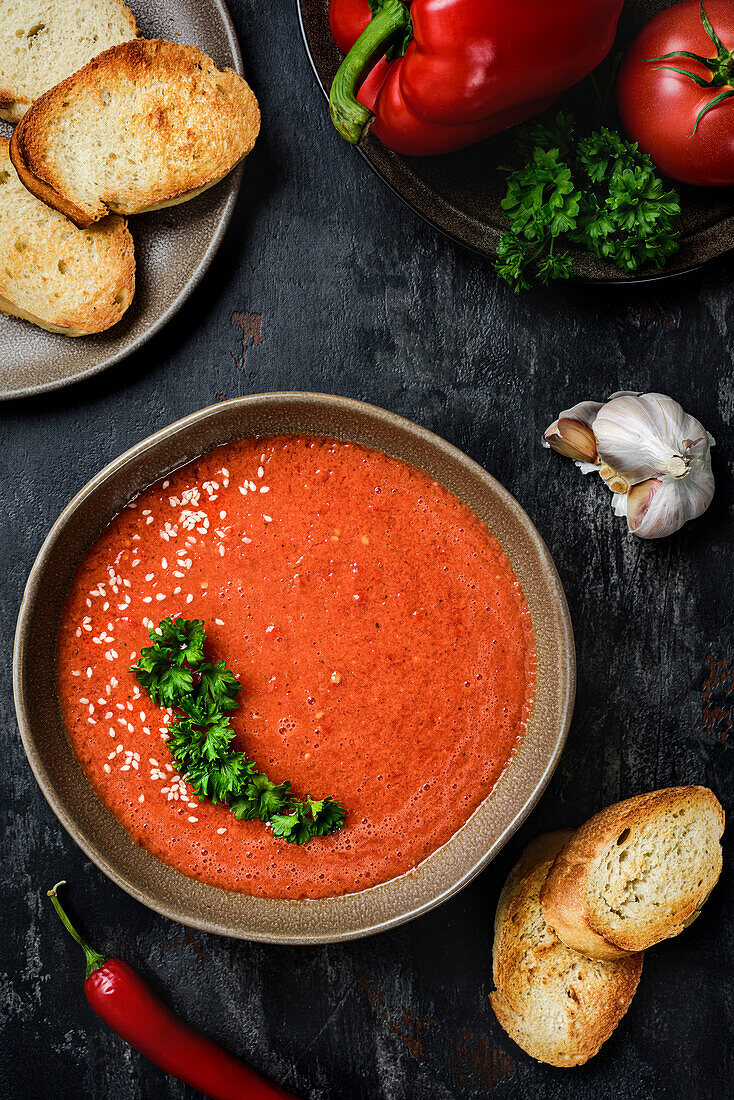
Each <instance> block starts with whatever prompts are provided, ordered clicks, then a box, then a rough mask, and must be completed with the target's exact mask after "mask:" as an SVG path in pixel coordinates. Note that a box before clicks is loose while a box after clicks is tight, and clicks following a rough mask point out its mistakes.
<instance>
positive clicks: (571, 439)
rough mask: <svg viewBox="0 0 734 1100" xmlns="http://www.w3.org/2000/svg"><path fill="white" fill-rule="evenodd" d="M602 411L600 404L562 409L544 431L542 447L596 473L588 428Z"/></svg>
mask: <svg viewBox="0 0 734 1100" xmlns="http://www.w3.org/2000/svg"><path fill="white" fill-rule="evenodd" d="M601 408H602V403H601V402H600V401H581V402H579V404H578V405H574V406H573V408H570V409H564V411H563V412H562V413H561V414H560V416H559V417H558V419H557V420H554V421H553V423H552V424H551V425H550V427H549V428H547V429H546V432H545V434H544V436H543V446H544V447H550V448H551V449H552V450H554V451H557V452H558V454H561V455H564V456H565V457H566V458H572V459H573V460H574V461H575V462H579V463H583V464H585V465H589V466H590V467H591V468H592V469H595V468H596V466H597V464H598V462H599V456H598V454H597V445H596V437H595V435H594V432H593V431H592V427H591V425H592V424H593V422H594V420H595V418H596V416H597V414H598V412H599V410H600V409H601ZM584 472H586V471H584Z"/></svg>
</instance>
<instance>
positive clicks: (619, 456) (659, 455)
mask: <svg viewBox="0 0 734 1100" xmlns="http://www.w3.org/2000/svg"><path fill="white" fill-rule="evenodd" d="M593 430H594V435H595V436H596V440H597V443H598V448H599V457H600V458H601V459H602V461H603V462H605V463H606V464H607V465H609V466H611V467H612V468H613V469H614V470H616V471H618V472H619V473H621V474H624V475H625V476H626V478H627V479H628V481H630V483H631V484H636V483H637V482H640V481H646V480H647V479H648V478H654V477H661V476H662V475H664V474H672V475H673V476H675V477H678V478H682V477H685V475H686V474H687V472H688V469H689V465H690V460H691V458H692V456H694V455H695V456H696V457H698V458H702V459H703V458H705V456H706V455H707V454H708V447H709V438H708V436H707V433H706V431H705V429H704V428H703V425H702V424H701V423H700V422H699V421H698V420H696V419H695V417H693V416H689V414H688V413H686V412H685V411H684V410H683V409H682V408H681V406H680V405H679V404H678V402H677V401H674V400H673V399H672V398H670V397H666V396H665V395H664V394H661V393H646V394H639V395H637V396H635V395H634V394H624V395H622V396H618V397H613V398H612V399H611V400H609V401H608V402H607V403H606V405H604V406H603V408H602V409H601V411H600V412H599V415H598V416H597V417H596V419H595V420H594V424H593ZM691 443H693V446H692V447H691V446H690V444H691Z"/></svg>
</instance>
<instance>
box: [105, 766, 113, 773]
mask: <svg viewBox="0 0 734 1100" xmlns="http://www.w3.org/2000/svg"><path fill="white" fill-rule="evenodd" d="M104 770H105V771H106V772H107V774H108V775H109V773H110V772H111V771H112V768H111V767H110V766H109V764H105V766H104Z"/></svg>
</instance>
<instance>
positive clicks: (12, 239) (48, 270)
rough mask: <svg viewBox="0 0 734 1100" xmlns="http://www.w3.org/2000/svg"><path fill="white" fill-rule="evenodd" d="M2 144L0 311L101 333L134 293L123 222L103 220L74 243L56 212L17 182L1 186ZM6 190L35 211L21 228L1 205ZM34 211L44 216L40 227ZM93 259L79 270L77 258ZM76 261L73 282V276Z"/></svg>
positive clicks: (6, 164) (65, 330)
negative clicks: (13, 191)
mask: <svg viewBox="0 0 734 1100" xmlns="http://www.w3.org/2000/svg"><path fill="white" fill-rule="evenodd" d="M8 145H9V139H8V138H6V137H0V173H2V174H3V175H4V177H5V181H6V182H0V261H1V262H0V311H2V312H3V313H5V314H7V315H8V316H11V317H19V318H21V319H23V320H25V321H30V322H32V323H33V324H35V325H38V326H39V327H40V328H44V329H46V330H47V331H49V332H58V333H62V334H63V335H65V336H89V335H92V334H95V333H99V332H104V331H105V330H106V329H109V328H111V327H112V325H114V324H116V323H117V322H118V321H119V320H120V319H121V317H122V316H123V315H124V313H125V311H126V309H127V308H128V306H129V304H130V302H131V301H132V299H133V296H134V293H135V253H134V247H133V240H132V236H131V235H130V231H129V229H128V227H127V223H126V221H125V219H124V218H121V217H119V216H117V215H110V216H109V217H108V218H107V219H105V220H104V221H102V222H100V223H99V224H98V225H96V226H95V227H94V228H93V229H92V230H90V231H89V233H91V234H92V235H93V238H94V240H93V241H91V242H90V241H88V240H86V239H83V240H82V239H81V238H85V237H86V235H85V233H83V232H82V231H81V230H80V229H78V228H76V227H74V226H73V225H71V224H70V223H69V222H68V221H66V219H65V218H64V217H63V216H62V215H61V214H60V213H59V212H57V211H55V210H46V208H45V207H44V206H43V205H41V204H40V203H37V202H36V200H35V199H34V198H32V197H31V196H30V195H26V194H25V192H23V191H22V188H21V186H20V183H19V182H18V181H17V180H16V181H15V183H14V184H12V181H11V182H10V183H9V182H8V181H7V173H12V164H11V162H10V159H9V156H8ZM11 185H12V186H14V187H15V188H16V189H17V191H18V192H21V193H22V194H23V195H24V196H25V197H24V199H23V202H24V203H25V204H32V205H33V207H35V208H37V213H36V210H34V211H33V212H32V216H31V217H30V218H28V219H27V224H26V223H24V220H23V218H22V216H18V215H17V214H15V215H14V214H13V213H12V212H11V207H9V206H4V205H3V203H4V202H5V201H6V200H4V198H3V197H2V195H3V191H4V189H5V187H7V186H11ZM18 201H19V200H18V199H17V198H16V199H15V203H17V202H18ZM13 209H17V207H16V206H15V205H13ZM39 214H40V215H44V214H45V220H44V225H43V226H42V227H39V226H38V225H37V221H38V215H39ZM20 238H22V243H23V245H24V247H23V248H22V249H20V248H19V247H18V244H19V243H20ZM95 242H96V243H95ZM95 247H96V248H97V249H98V251H97V252H96V257H95V252H94V249H95ZM95 258H96V259H97V261H98V262H97V263H93V262H90V263H89V265H88V268H87V269H86V270H85V269H84V264H83V261H85V260H87V259H88V260H90V261H92V260H93V259H95ZM80 261H81V263H80V266H81V267H82V278H81V279H80V276H79V272H78V271H75V265H76V263H77V262H80ZM65 265H66V266H65ZM67 266H68V271H67ZM62 269H63V270H62ZM68 280H72V282H71V283H69V282H68ZM19 286H20V292H19V289H18V288H19ZM70 291H71V292H70Z"/></svg>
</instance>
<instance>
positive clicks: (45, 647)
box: [14, 393, 575, 943]
mask: <svg viewBox="0 0 734 1100" xmlns="http://www.w3.org/2000/svg"><path fill="white" fill-rule="evenodd" d="M274 432H286V433H288V432H291V433H293V432H308V433H314V434H318V435H328V436H332V437H336V438H338V439H350V440H354V441H356V442H358V443H362V444H365V445H367V446H370V447H376V448H378V449H380V450H382V451H385V452H387V453H388V454H390V455H393V456H395V457H397V458H400V459H403V460H405V461H407V462H411V463H413V464H415V465H416V466H419V467H421V468H422V469H424V470H426V471H427V472H428V473H429V474H431V476H432V477H435V478H436V479H437V480H439V481H441V482H442V483H443V484H444V485H445V486H446V487H447V488H448V489H450V490H451V491H452V492H454V493H456V494H457V495H458V496H459V497H461V498H462V499H463V500H464V501H466V503H467V504H468V505H469V506H470V507H471V508H473V509H474V511H475V512H476V514H477V515H478V516H480V517H481V518H482V519H483V520H484V521H485V522H486V523H487V524H488V525H489V527H490V528H491V529H492V531H493V532H494V534H495V535H496V537H497V538H498V539H499V541H500V543H501V545H502V546H503V548H504V550H505V551H506V553H507V554H508V556H509V558H510V560H511V562H512V565H513V568H514V570H515V572H516V574H517V576H518V577H519V579H520V581H521V583H522V586H523V589H524V591H525V595H526V597H527V601H528V605H529V607H530V612H531V615H532V620H533V625H534V628H535V636H536V646H537V653H538V673H537V694H536V700H535V706H534V710H533V714H532V718H531V721H530V724H529V729H528V731H527V734H526V736H525V738H524V740H523V741H522V743H521V745H520V747H519V749H518V751H517V752H516V754H515V756H514V757H513V759H512V760H511V762H510V764H509V766H508V767H507V769H506V770H505V772H504V774H503V775H502V776H501V778H500V780H499V782H498V783H497V785H496V787H495V789H494V790H493V791H492V793H491V794H490V795H489V797H488V798H487V799H485V801H484V802H483V803H482V804H481V805H480V806H479V807H478V809H477V810H476V811H475V812H474V814H473V815H472V816H471V817H470V818H469V820H468V821H467V822H466V824H465V825H464V826H463V827H462V828H461V829H460V830H459V831H458V832H457V833H456V834H455V835H454V836H453V838H452V839H451V840H450V841H449V842H448V843H447V844H446V845H444V847H443V848H440V849H439V850H438V851H436V852H434V853H433V855H431V856H430V857H429V858H428V859H426V860H425V861H424V862H423V863H421V864H420V866H419V867H418V868H417V869H415V870H414V871H411V872H409V873H408V874H405V875H402V876H401V877H400V878H396V879H393V880H392V881H391V882H388V883H385V884H383V885H380V886H376V887H373V888H371V889H369V890H365V891H363V892H362V893H358V894H351V895H348V896H346V897H340V898H327V899H322V900H318V901H280V900H277V901H270V900H267V899H265V898H253V897H245V896H243V895H241V894H235V893H229V892H227V891H225V890H220V889H217V888H215V887H212V886H206V885H204V884H203V883H201V882H197V881H195V880H194V879H191V878H187V877H186V876H184V875H182V874H181V873H180V872H178V871H176V870H174V869H173V868H172V867H169V866H167V865H166V864H164V863H161V862H159V861H158V860H157V859H155V858H154V857H153V856H150V855H148V854H147V853H146V852H145V851H143V849H142V848H138V847H137V846H136V845H135V844H134V843H133V841H132V840H131V838H130V837H129V835H128V834H127V833H126V832H125V831H124V829H123V828H122V826H121V825H119V824H118V823H117V821H115V819H114V818H113V817H111V816H110V814H109V813H108V812H107V811H106V810H105V809H104V807H103V806H102V803H101V802H100V801H99V800H98V799H97V797H96V796H95V794H94V793H93V791H92V789H91V787H90V786H89V785H88V783H87V781H86V779H85V777H84V775H83V773H82V771H81V769H80V767H79V766H78V765H77V763H76V762H75V760H74V757H73V755H72V752H71V749H70V747H69V743H68V741H67V739H66V734H65V732H64V727H63V723H62V720H61V715H60V711H59V705H58V700H57V697H56V689H55V653H56V637H57V632H58V626H59V620H60V616H61V614H62V611H63V607H64V603H65V599H66V594H67V591H68V589H69V585H70V583H71V581H72V578H73V576H74V573H75V571H76V569H77V568H78V566H79V564H80V562H81V560H82V558H83V557H84V555H85V553H86V552H87V550H88V548H89V547H90V545H91V544H92V543H93V542H94V541H95V539H96V538H97V537H98V536H99V535H100V533H101V532H102V531H103V530H104V528H105V527H106V526H107V524H108V523H109V522H110V520H111V519H112V518H113V516H114V515H115V514H116V513H117V512H118V511H119V510H120V509H121V508H122V507H123V506H124V505H125V504H126V503H127V502H128V501H129V500H130V499H131V498H132V497H133V496H135V494H136V493H138V492H139V491H140V490H141V489H143V488H145V487H146V486H147V485H150V484H151V483H152V482H154V481H156V480H157V479H158V478H160V477H164V476H165V475H166V474H168V473H170V472H171V471H172V470H175V469H176V468H178V467H179V466H181V465H183V464H184V463H186V462H189V461H191V460H192V459H194V458H196V457H197V456H198V455H200V454H202V453H204V452H205V451H208V450H209V449H210V448H212V447H215V446H217V445H219V444H222V443H228V442H231V441H232V440H235V439H241V438H244V437H245V436H251V435H263V434H270V433H274ZM574 688H575V657H574V648H573V635H572V632H571V623H570V619H569V615H568V608H567V606H566V599H565V596H564V594H563V589H562V588H561V582H560V580H559V578H558V574H557V573H556V570H555V567H554V565H553V562H552V560H551V558H550V555H549V554H548V550H547V549H546V547H545V545H544V543H543V541H542V539H541V538H540V535H539V534H538V532H537V531H536V529H535V527H534V526H533V524H532V523H531V522H530V520H529V519H528V517H527V515H526V514H525V512H524V511H523V510H522V508H521V507H520V505H519V504H518V503H517V501H516V500H515V499H514V498H513V497H511V496H510V494H509V493H508V492H507V491H506V490H505V489H503V488H502V486H501V485H500V484H499V483H498V482H497V481H495V479H494V478H493V477H491V476H490V475H489V474H488V473H486V471H485V470H483V469H482V468H481V467H480V466H478V465H477V464H476V463H475V462H472V461H471V459H469V458H467V456H466V455H464V454H462V453H461V451H458V450H457V449H456V448H455V447H452V446H451V445H450V444H449V443H446V442H445V441H444V440H442V439H439V438H438V436H435V435H433V434H432V433H431V432H428V431H426V430H425V429H424V428H419V427H417V426H416V425H415V424H412V423H411V422H410V421H408V420H403V419H402V418H400V417H398V416H393V415H392V414H391V413H388V412H384V411H383V410H381V409H376V408H374V407H373V406H371V405H363V404H361V403H359V402H356V401H348V400H346V399H345V398H341V397H329V396H324V395H320V394H299V393H285V394H278V393H275V394H265V395H262V396H254V397H245V398H240V399H238V400H235V401H225V402H224V403H223V404H220V405H215V406H213V407H212V408H209V409H203V410H202V411H201V412H197V413H194V414H193V415H191V416H188V417H187V418H186V419H185V420H180V421H179V422H178V423H177V424H173V425H171V426H170V427H168V428H164V429H163V430H162V431H160V432H158V433H157V434H156V435H153V436H151V437H150V438H149V439H146V440H144V441H143V442H142V443H139V444H138V445H137V446H136V447H133V448H132V450H130V451H127V452H126V453H125V454H124V455H122V456H121V457H120V458H118V459H117V460H116V461H115V462H113V463H112V464H111V465H109V466H107V467H106V469H104V470H102V471H101V473H99V474H98V475H97V476H96V477H95V478H94V479H93V480H92V481H90V482H89V484H88V485H87V486H86V487H85V488H84V489H82V491H81V492H80V493H79V494H78V495H77V496H76V497H75V498H74V500H72V502H71V503H70V504H69V505H68V507H67V508H65V509H64V511H63V513H62V514H61V516H60V517H59V519H58V520H57V522H56V524H55V525H54V527H53V529H52V530H51V533H50V534H49V536H48V538H47V539H46V542H45V543H44V545H43V548H42V549H41V552H40V554H39V555H38V558H37V560H36V563H35V565H34V566H33V569H32V571H31V575H30V578H29V580H28V586H27V588H26V592H25V596H24V598H23V604H22V606H21V610H20V616H19V619H18V629H17V633H16V643H15V655H14V689H15V701H16V708H17V712H18V720H19V723H20V732H21V737H22V739H23V744H24V746H25V750H26V753H27V755H28V759H29V761H30V764H31V767H32V768H33V771H34V773H35V775H36V778H37V780H38V782H39V784H40V785H41V788H42V790H43V793H44V794H45V796H46V798H47V799H48V802H49V804H50V805H51V808H52V809H53V811H54V812H55V814H56V815H57V817H58V818H59V820H60V821H61V823H62V825H64V827H65V828H66V829H67V830H68V832H69V833H70V834H71V836H72V837H73V838H74V840H75V841H76V842H77V843H78V844H79V845H80V847H81V848H82V849H83V850H84V851H85V852H86V853H87V855H88V856H89V857H90V859H92V860H94V862H95V863H96V864H97V866H98V867H100V868H101V869H102V870H103V871H104V872H105V874H107V875H109V877H110V878H111V879H113V880H114V881H115V882H116V883H117V884H118V885H119V886H122V888H123V889H124V890H127V891H128V893H130V894H132V895H133V897H135V898H137V899H138V900H139V901H142V902H143V903H144V904H145V905H149V906H150V907H151V908H153V909H155V910H157V911H158V912H159V913H163V914H165V915H166V916H168V917H171V918H172V919H173V920H177V921H181V922H182V923H183V924H189V925H192V926H193V927H196V928H202V929H205V930H207V931H210V932H219V933H221V934H223V935H228V936H236V937H238V938H241V939H251V940H265V941H267V942H271V943H315V942H329V941H335V940H345V939H353V938H355V937H357V936H366V935H369V934H370V933H372V932H378V931H381V930H382V929H385V928H390V927H391V926H393V925H396V924H400V923H402V922H403V921H406V920H410V919H411V918H412V917H416V916H418V915H419V914H420V913H423V912H425V911H426V910H428V909H431V908H432V907H433V906H435V905H438V904H439V903H440V902H442V901H445V900H446V898H449V897H451V895H452V894H455V893H456V891H457V890H459V889H461V887H462V886H465V885H466V883H467V882H469V880H470V879H471V878H473V876H474V875H476V874H477V872H479V871H480V870H481V869H482V868H483V867H485V866H486V865H487V864H488V863H489V861H490V860H491V859H492V857H493V856H494V855H496V853H497V852H498V851H499V849H500V848H501V847H502V845H503V844H504V843H505V842H506V841H507V839H508V838H509V837H510V836H511V835H512V833H513V832H514V831H515V830H516V829H517V828H518V826H519V825H520V823H521V822H522V821H523V820H524V818H525V817H526V816H527V814H528V813H529V812H530V810H531V809H532V807H533V806H534V805H535V803H536V802H537V800H538V798H539V797H540V794H541V792H542V791H543V789H544V787H545V785H546V783H547V782H548V780H549V778H550V776H551V775H552V773H553V770H554V768H555V766H556V764H557V762H558V758H559V756H560V753H561V750H562V748H563V744H564V742H565V739H566V733H567V730H568V725H569V722H570V719H571V711H572V707H573V698H574Z"/></svg>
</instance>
